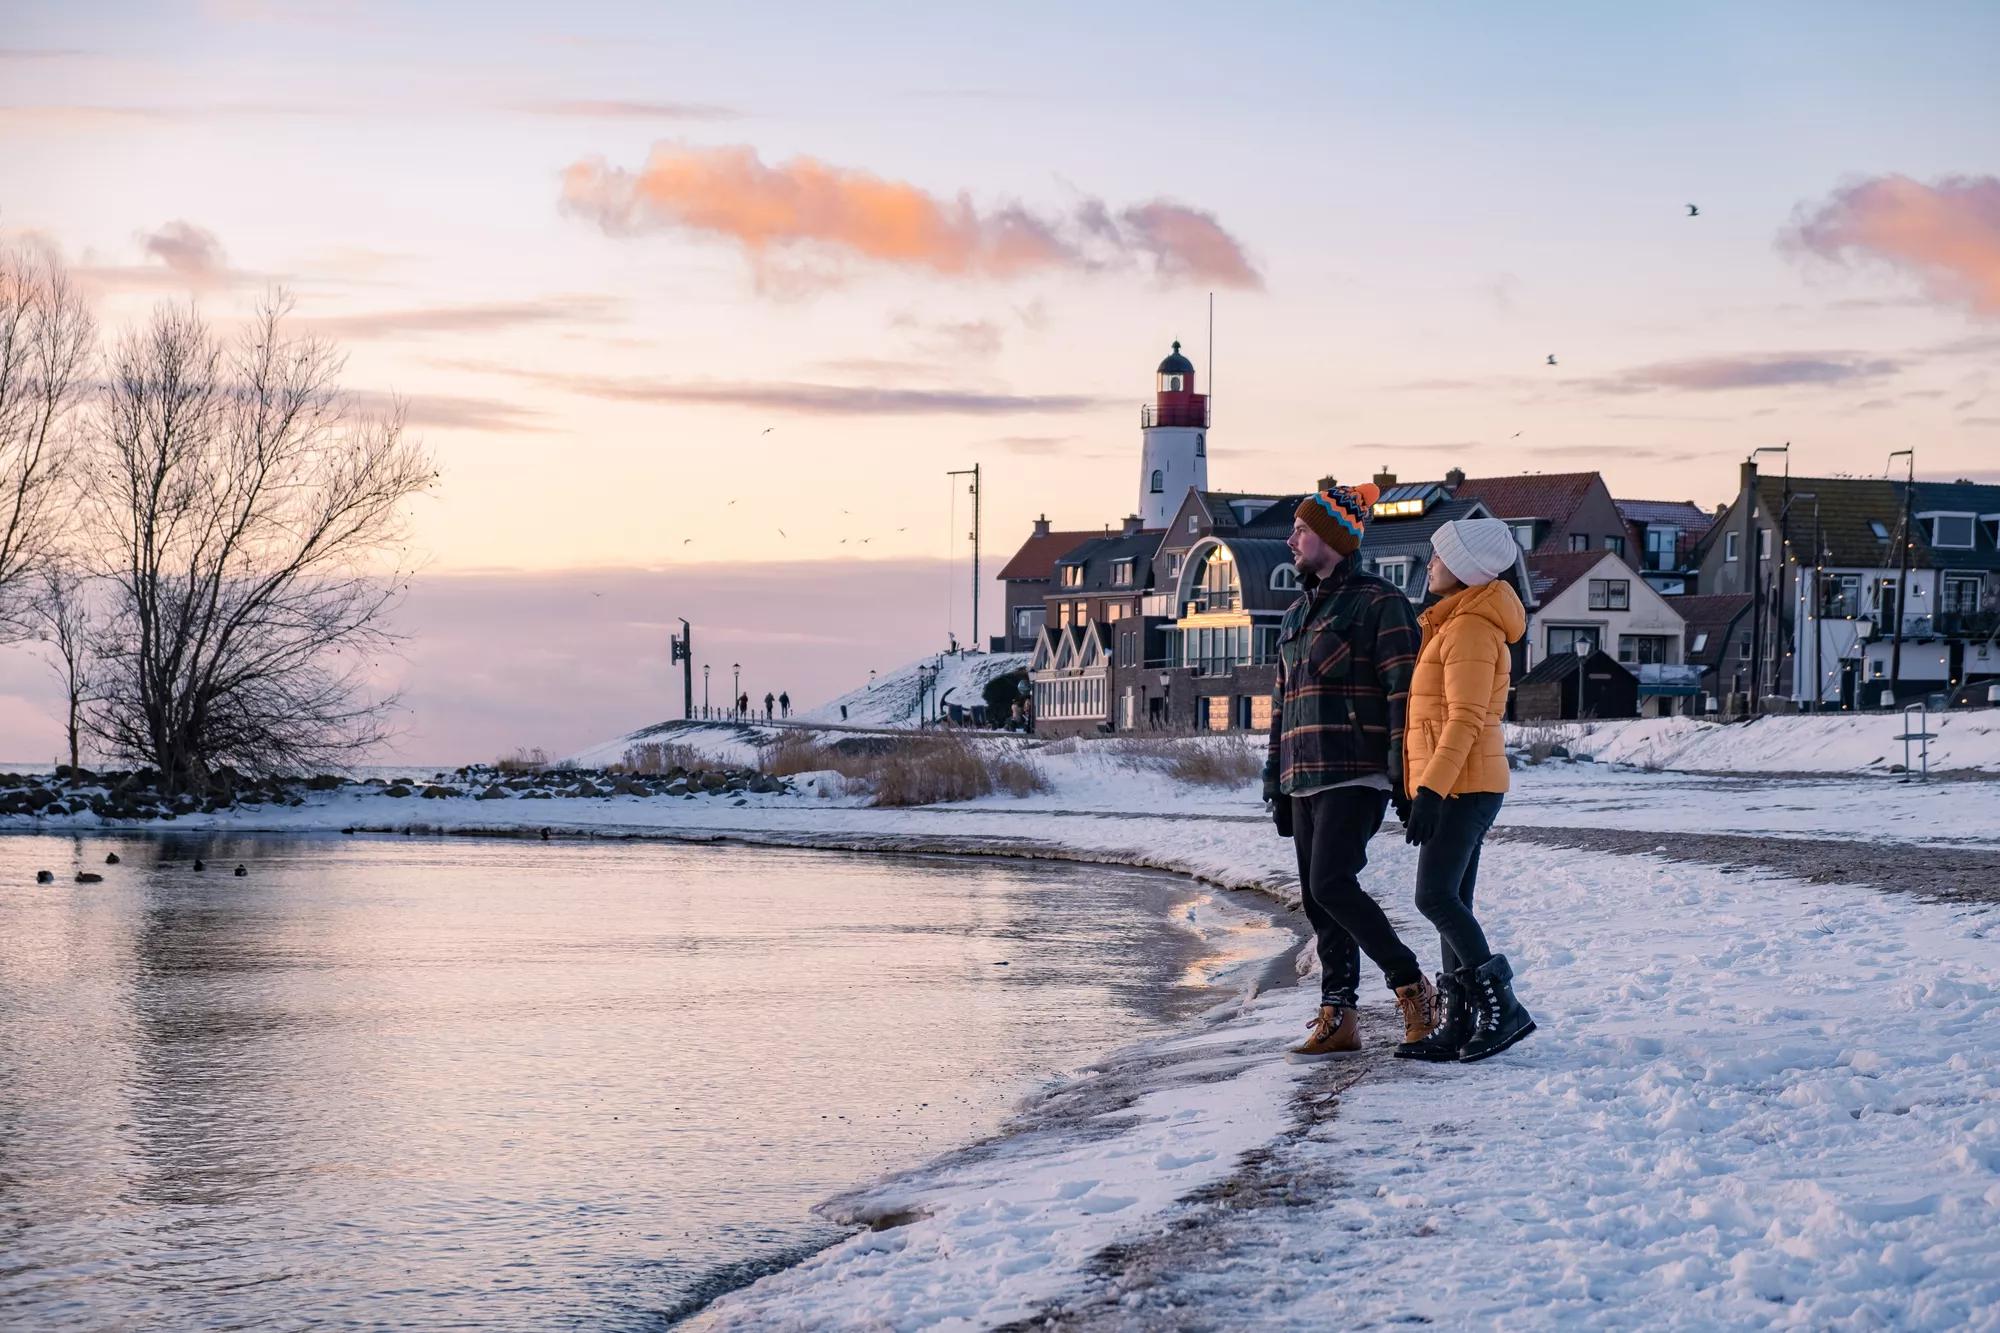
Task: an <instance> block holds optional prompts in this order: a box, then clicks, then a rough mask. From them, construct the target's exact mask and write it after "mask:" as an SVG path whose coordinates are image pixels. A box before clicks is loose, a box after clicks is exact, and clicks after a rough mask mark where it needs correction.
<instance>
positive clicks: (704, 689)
mask: <svg viewBox="0 0 2000 1333" xmlns="http://www.w3.org/2000/svg"><path fill="white" fill-rule="evenodd" d="M701 715H702V716H703V717H707V716H708V663H706V662H703V663H702V664H701Z"/></svg>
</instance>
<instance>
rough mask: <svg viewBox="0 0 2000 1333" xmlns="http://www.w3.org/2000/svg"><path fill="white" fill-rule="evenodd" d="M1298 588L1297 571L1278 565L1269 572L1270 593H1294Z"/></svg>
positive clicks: (1287, 566) (1290, 567)
mask: <svg viewBox="0 0 2000 1333" xmlns="http://www.w3.org/2000/svg"><path fill="white" fill-rule="evenodd" d="M1298 586H1299V571H1298V570H1296V569H1294V568H1293V567H1292V566H1290V565H1279V566H1278V567H1277V568H1276V569H1274V570H1272V571H1271V591H1273V592H1295V591H1297V590H1298Z"/></svg>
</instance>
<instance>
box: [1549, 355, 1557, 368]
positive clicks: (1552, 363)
mask: <svg viewBox="0 0 2000 1333" xmlns="http://www.w3.org/2000/svg"><path fill="white" fill-rule="evenodd" d="M1555 363H1556V354H1555V353H1554V352H1550V353H1549V364H1550V365H1552V366H1553V365H1554V364H1555Z"/></svg>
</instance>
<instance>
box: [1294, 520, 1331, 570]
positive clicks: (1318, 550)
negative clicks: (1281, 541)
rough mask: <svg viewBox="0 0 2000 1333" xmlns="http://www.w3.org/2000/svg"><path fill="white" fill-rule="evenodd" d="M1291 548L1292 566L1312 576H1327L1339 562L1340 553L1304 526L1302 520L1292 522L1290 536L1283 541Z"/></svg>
mask: <svg viewBox="0 0 2000 1333" xmlns="http://www.w3.org/2000/svg"><path fill="white" fill-rule="evenodd" d="M1285 545H1286V546H1288V547H1290V548H1291V552H1292V564H1294V565H1295V566H1297V567H1298V568H1300V569H1309V570H1311V571H1312V572H1313V573H1314V574H1328V573H1331V572H1332V571H1333V567H1334V566H1335V565H1336V564H1338V563H1339V562H1340V553H1339V552H1337V551H1335V550H1334V549H1333V548H1332V547H1331V546H1328V545H1327V544H1326V542H1325V541H1324V540H1323V539H1322V538H1321V537H1320V535H1319V534H1318V533H1317V532H1314V531H1313V530H1312V529H1311V528H1309V527H1307V526H1306V521H1305V520H1304V519H1302V518H1295V519H1293V520H1292V535H1291V536H1289V537H1287V538H1286V539H1285Z"/></svg>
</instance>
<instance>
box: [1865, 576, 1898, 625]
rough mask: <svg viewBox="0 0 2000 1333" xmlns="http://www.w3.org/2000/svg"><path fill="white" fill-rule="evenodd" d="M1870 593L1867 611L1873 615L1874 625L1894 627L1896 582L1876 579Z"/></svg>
mask: <svg viewBox="0 0 2000 1333" xmlns="http://www.w3.org/2000/svg"><path fill="white" fill-rule="evenodd" d="M1870 592H1871V593H1872V596H1871V597H1870V599H1869V609H1870V610H1872V611H1873V612H1874V613H1875V623H1876V624H1878V625H1894V624H1895V623H1896V580H1894V579H1876V580H1875V583H1874V586H1873V587H1872V588H1871V589H1870Z"/></svg>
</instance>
